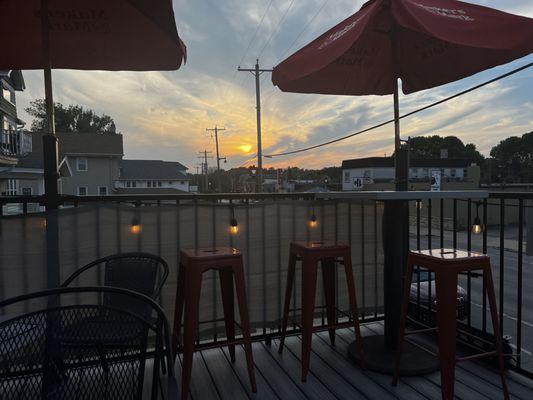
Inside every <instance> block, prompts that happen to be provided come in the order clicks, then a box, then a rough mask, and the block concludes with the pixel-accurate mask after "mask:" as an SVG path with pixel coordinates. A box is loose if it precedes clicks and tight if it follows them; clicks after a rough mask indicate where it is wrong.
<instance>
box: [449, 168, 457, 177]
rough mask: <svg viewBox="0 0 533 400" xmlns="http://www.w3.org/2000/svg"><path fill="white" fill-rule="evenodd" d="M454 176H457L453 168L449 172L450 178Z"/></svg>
mask: <svg viewBox="0 0 533 400" xmlns="http://www.w3.org/2000/svg"><path fill="white" fill-rule="evenodd" d="M456 175H457V171H456V170H455V168H452V169H451V170H450V176H451V177H452V178H455V176H456Z"/></svg>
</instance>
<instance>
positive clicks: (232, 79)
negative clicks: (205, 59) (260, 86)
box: [224, 0, 274, 97]
mask: <svg viewBox="0 0 533 400" xmlns="http://www.w3.org/2000/svg"><path fill="white" fill-rule="evenodd" d="M273 2H274V0H270V3H268V6H267V8H266V9H265V12H264V13H263V16H262V17H261V20H260V21H259V24H257V27H256V28H255V32H254V34H253V35H252V37H251V38H250V41H249V42H248V46H246V50H244V53H243V55H242V57H241V60H240V61H239V64H238V65H241V64H242V63H243V61H244V58H245V57H246V55H247V54H248V51H249V50H250V48H251V46H252V43H253V42H254V40H255V38H256V37H257V34H258V33H259V29H260V28H261V25H263V22H264V20H265V17H266V16H267V14H268V11H269V10H270V7H271V6H272V3H273ZM236 76H237V71H236V70H234V71H233V76H232V77H231V81H230V82H231V84H233V83H234V81H235V78H236ZM227 90H229V89H227ZM227 90H226V93H225V95H224V97H226V94H227Z"/></svg>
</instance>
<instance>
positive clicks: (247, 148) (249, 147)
mask: <svg viewBox="0 0 533 400" xmlns="http://www.w3.org/2000/svg"><path fill="white" fill-rule="evenodd" d="M238 149H239V150H242V151H243V152H244V153H249V152H250V151H251V150H252V145H251V144H243V145H241V146H239V147H238Z"/></svg>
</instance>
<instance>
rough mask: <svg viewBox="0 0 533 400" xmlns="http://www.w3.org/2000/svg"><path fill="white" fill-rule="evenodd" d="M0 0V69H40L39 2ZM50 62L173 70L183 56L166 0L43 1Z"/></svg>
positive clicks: (55, 64) (82, 66) (55, 65)
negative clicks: (0, 20) (0, 42)
mask: <svg viewBox="0 0 533 400" xmlns="http://www.w3.org/2000/svg"><path fill="white" fill-rule="evenodd" d="M45 1H46V0H24V1H20V0H0V15H1V16H2V22H1V23H0V37H2V38H4V40H2V46H1V48H2V57H0V69H43V68H45V67H47V66H48V65H46V64H48V63H47V62H46V59H47V58H46V57H45V56H43V51H45V46H44V45H43V39H42V37H43V29H42V24H41V20H42V18H41V17H42V14H41V7H42V5H43V3H44V2H45ZM47 2H48V13H47V16H48V18H47V19H48V31H49V38H50V52H49V54H50V65H49V66H50V67H51V68H71V69H84V70H93V69H101V70H111V71H114V70H132V71H142V70H175V69H178V68H179V67H180V65H181V63H182V61H183V60H185V58H186V48H185V45H184V44H183V42H182V41H181V39H180V38H179V36H178V31H177V29H176V23H175V21H174V13H173V11H172V1H171V0H47Z"/></svg>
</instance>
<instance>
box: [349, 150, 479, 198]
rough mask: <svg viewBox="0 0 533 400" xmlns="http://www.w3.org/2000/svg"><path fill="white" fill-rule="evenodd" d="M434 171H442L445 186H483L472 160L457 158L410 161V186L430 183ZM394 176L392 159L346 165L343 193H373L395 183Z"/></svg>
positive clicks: (371, 158)
mask: <svg viewBox="0 0 533 400" xmlns="http://www.w3.org/2000/svg"><path fill="white" fill-rule="evenodd" d="M432 170H439V171H440V172H441V176H442V179H443V181H445V182H465V181H467V180H470V178H472V179H474V180H477V181H478V183H479V167H478V166H477V165H475V164H473V163H472V161H471V160H465V159H453V158H435V159H412V160H410V161H409V182H411V183H423V182H429V181H430V179H431V171H432ZM394 176H395V173H394V159H393V158H392V157H367V158H357V159H352V160H344V161H343V162H342V190H358V189H359V190H364V189H363V188H365V187H371V188H372V189H370V190H373V189H376V187H375V186H376V185H378V184H388V183H393V182H394ZM361 185H362V186H361Z"/></svg>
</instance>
